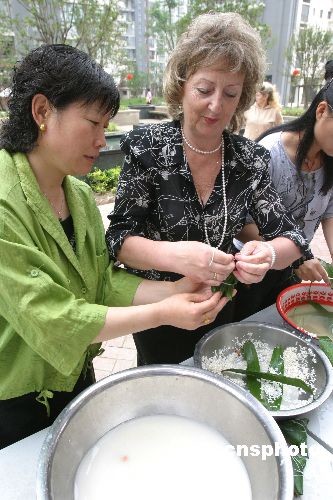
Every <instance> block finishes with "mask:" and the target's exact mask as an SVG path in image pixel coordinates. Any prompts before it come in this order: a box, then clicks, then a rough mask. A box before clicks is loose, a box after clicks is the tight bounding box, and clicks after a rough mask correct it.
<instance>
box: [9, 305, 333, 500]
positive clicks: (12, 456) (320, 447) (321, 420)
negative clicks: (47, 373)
mask: <svg viewBox="0 0 333 500" xmlns="http://www.w3.org/2000/svg"><path fill="white" fill-rule="evenodd" d="M246 321H259V322H262V323H271V324H274V325H276V326H282V327H284V328H289V329H290V327H289V326H288V325H287V324H286V323H285V322H284V321H283V320H282V318H281V317H280V316H279V314H278V312H277V310H276V307H275V306H270V307H268V308H267V309H264V310H263V311H260V312H259V313H257V314H254V315H253V316H250V317H249V318H247V319H246ZM184 364H186V365H193V360H192V359H191V360H187V361H186V362H184ZM306 416H307V418H308V419H309V431H310V437H309V439H308V449H309V460H308V463H307V465H306V468H305V473H304V495H302V496H301V497H299V499H300V500H317V499H318V500H330V499H331V500H333V395H331V396H330V398H329V399H328V400H327V401H326V402H325V403H324V404H323V405H322V406H321V407H320V408H318V409H317V410H314V411H313V412H311V413H309V414H308V415H306ZM47 430H48V429H44V430H42V431H40V432H38V433H36V434H33V435H32V436H29V437H28V438H26V439H23V440H22V441H19V442H17V443H15V444H13V445H11V446H8V447H7V448H5V449H3V450H0V498H1V500H34V499H35V498H36V497H35V482H36V471H37V462H38V456H39V452H40V449H41V446H42V443H43V440H44V438H45V435H46V433H47Z"/></svg>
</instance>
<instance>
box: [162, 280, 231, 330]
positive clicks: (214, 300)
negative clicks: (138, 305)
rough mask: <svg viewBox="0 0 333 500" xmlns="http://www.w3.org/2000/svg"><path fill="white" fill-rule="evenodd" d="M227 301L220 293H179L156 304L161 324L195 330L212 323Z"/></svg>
mask: <svg viewBox="0 0 333 500" xmlns="http://www.w3.org/2000/svg"><path fill="white" fill-rule="evenodd" d="M228 301H229V299H227V298H226V297H223V298H221V293H220V292H217V293H214V294H212V292H211V291H210V290H209V291H208V290H207V291H206V292H202V293H181V294H176V295H172V296H171V297H169V298H167V299H164V300H162V301H161V302H158V304H156V305H158V306H159V308H160V321H161V324H165V325H171V326H175V327H177V328H183V329H185V330H196V329H197V328H199V327H200V326H203V325H208V324H209V323H212V322H213V321H214V320H215V318H216V316H217V314H218V313H219V312H220V311H221V309H223V307H224V306H225V305H226V303H227V302H228Z"/></svg>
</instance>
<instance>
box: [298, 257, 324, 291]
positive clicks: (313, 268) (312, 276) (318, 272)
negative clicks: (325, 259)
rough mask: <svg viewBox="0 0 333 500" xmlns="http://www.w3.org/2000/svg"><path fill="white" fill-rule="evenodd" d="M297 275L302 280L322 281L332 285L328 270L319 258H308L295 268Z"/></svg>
mask: <svg viewBox="0 0 333 500" xmlns="http://www.w3.org/2000/svg"><path fill="white" fill-rule="evenodd" d="M294 272H295V274H296V276H297V277H298V278H299V279H300V280H302V281H321V280H324V281H325V283H327V284H328V285H330V286H331V282H330V279H329V277H328V275H327V272H326V271H325V269H324V268H323V266H322V265H321V264H320V262H319V260H318V259H310V260H306V261H305V262H304V263H303V264H302V265H301V266H299V268H298V269H295V271H294Z"/></svg>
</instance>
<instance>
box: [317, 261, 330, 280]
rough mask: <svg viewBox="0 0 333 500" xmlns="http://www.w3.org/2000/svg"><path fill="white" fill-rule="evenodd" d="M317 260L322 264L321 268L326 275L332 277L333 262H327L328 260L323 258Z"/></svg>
mask: <svg viewBox="0 0 333 500" xmlns="http://www.w3.org/2000/svg"><path fill="white" fill-rule="evenodd" d="M318 260H319V262H320V264H321V265H322V266H323V268H324V269H325V271H326V272H327V274H328V277H329V278H333V264H329V263H328V262H326V261H325V260H323V259H318Z"/></svg>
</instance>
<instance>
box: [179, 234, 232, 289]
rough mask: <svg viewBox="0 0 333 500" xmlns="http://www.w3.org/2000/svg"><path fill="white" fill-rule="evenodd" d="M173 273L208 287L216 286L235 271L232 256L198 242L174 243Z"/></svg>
mask: <svg viewBox="0 0 333 500" xmlns="http://www.w3.org/2000/svg"><path fill="white" fill-rule="evenodd" d="M173 245H175V255H174V256H173V262H174V266H175V269H174V271H175V272H177V273H178V274H182V275H183V276H187V277H188V278H191V280H193V281H196V282H201V283H205V284H206V285H209V286H218V285H219V284H220V283H222V281H224V280H225V279H226V278H227V277H228V276H229V274H230V273H232V271H233V270H234V269H235V261H234V256H233V255H232V254H227V253H225V252H222V251H221V250H218V249H217V248H214V247H211V246H209V245H207V244H206V243H200V242H198V241H178V242H174V243H173Z"/></svg>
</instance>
